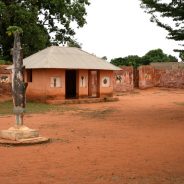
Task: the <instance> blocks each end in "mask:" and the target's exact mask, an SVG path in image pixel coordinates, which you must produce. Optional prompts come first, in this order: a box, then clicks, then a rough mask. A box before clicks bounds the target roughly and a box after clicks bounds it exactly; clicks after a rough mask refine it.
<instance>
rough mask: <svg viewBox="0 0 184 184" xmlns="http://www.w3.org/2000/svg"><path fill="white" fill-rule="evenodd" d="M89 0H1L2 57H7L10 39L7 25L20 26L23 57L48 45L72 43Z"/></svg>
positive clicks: (0, 36)
mask: <svg viewBox="0 0 184 184" xmlns="http://www.w3.org/2000/svg"><path fill="white" fill-rule="evenodd" d="M87 5H89V0H75V1H74V0H51V1H50V0H26V1H24V0H0V47H2V49H3V57H4V58H6V57H7V58H10V49H11V48H12V43H13V38H10V37H8V36H7V35H6V30H7V28H8V27H9V26H10V25H12V26H15V25H16V26H19V27H21V28H22V30H23V32H24V33H23V36H22V46H23V49H24V56H29V55H31V54H33V53H35V52H37V51H38V50H41V49H43V48H45V47H47V46H49V45H58V44H61V43H66V42H68V41H70V42H72V41H71V40H73V37H74V35H75V31H74V28H73V27H72V25H74V24H75V26H76V27H78V28H79V27H82V26H83V25H84V24H85V23H86V20H85V15H86V14H87V13H86V6H87Z"/></svg>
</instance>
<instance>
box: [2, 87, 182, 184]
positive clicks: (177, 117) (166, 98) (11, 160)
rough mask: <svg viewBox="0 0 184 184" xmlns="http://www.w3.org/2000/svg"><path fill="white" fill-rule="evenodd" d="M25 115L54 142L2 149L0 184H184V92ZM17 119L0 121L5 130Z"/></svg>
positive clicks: (148, 94) (153, 92) (150, 93)
mask: <svg viewBox="0 0 184 184" xmlns="http://www.w3.org/2000/svg"><path fill="white" fill-rule="evenodd" d="M119 98H120V101H118V102H109V103H98V104H81V105H68V106H67V109H68V110H67V111H58V112H52V113H51V112H49V113H45V114H31V115H30V114H28V115H26V116H25V124H26V125H27V126H28V127H31V128H36V129H39V130H40V133H41V135H43V136H46V137H50V138H52V142H51V143H47V144H42V145H32V146H20V147H4V146H1V147H0V166H1V168H0V184H184V90H176V89H163V88H162V89H156V88H155V89H149V90H144V91H139V90H137V91H135V92H132V93H129V94H128V93H127V94H122V96H119ZM13 123H14V117H13V116H12V115H11V116H1V117H0V129H7V128H9V127H10V126H12V125H13Z"/></svg>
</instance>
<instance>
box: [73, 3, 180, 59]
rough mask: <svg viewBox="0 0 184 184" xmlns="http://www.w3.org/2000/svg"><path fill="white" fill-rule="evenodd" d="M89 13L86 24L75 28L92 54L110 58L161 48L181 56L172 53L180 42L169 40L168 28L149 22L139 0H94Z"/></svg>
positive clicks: (83, 45) (139, 53) (142, 53)
mask: <svg viewBox="0 0 184 184" xmlns="http://www.w3.org/2000/svg"><path fill="white" fill-rule="evenodd" d="M87 13H88V15H87V25H85V26H84V27H83V28H81V29H79V30H77V31H76V32H77V35H76V38H77V40H78V42H80V43H82V49H83V50H85V51H87V52H89V53H93V54H95V55H97V56H99V57H103V56H107V57H108V60H110V59H111V58H116V57H125V56H128V55H139V56H142V55H144V54H145V53H146V52H148V51H149V50H152V49H157V48H161V49H163V51H164V52H165V53H167V54H172V55H176V56H177V55H178V54H176V53H174V52H173V49H175V48H177V47H178V44H177V42H175V41H173V40H168V39H166V36H167V31H165V30H164V29H162V28H160V27H157V25H156V24H154V23H151V22H150V20H149V18H150V15H148V14H146V13H144V10H143V9H141V8H140V1H139V0H113V1H112V0H91V5H90V6H89V7H88V8H87Z"/></svg>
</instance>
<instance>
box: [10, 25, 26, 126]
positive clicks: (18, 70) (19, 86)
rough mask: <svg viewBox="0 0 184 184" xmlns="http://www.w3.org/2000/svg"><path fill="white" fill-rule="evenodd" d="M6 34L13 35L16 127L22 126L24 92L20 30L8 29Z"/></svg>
mask: <svg viewBox="0 0 184 184" xmlns="http://www.w3.org/2000/svg"><path fill="white" fill-rule="evenodd" d="M7 33H8V34H9V35H10V34H13V36H14V45H13V49H12V55H13V70H12V96H13V105H14V108H13V112H14V114H15V115H16V126H17V127H19V126H23V115H24V111H25V91H26V85H25V83H24V73H23V72H24V71H23V69H24V68H23V52H22V48H21V42H20V34H22V29H21V28H19V27H16V26H11V27H9V28H8V31H7Z"/></svg>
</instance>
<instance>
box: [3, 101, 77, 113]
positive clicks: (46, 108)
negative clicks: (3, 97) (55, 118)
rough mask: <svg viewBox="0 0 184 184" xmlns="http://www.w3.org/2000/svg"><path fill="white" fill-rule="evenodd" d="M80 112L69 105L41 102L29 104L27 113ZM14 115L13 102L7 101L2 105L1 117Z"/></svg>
mask: <svg viewBox="0 0 184 184" xmlns="http://www.w3.org/2000/svg"><path fill="white" fill-rule="evenodd" d="M74 110H78V108H77V107H71V106H67V105H52V104H45V103H39V102H27V104H26V113H28V114H36V113H46V112H51V111H54V112H65V111H74ZM12 113H13V103H12V101H5V102H1V103H0V115H8V114H12Z"/></svg>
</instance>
